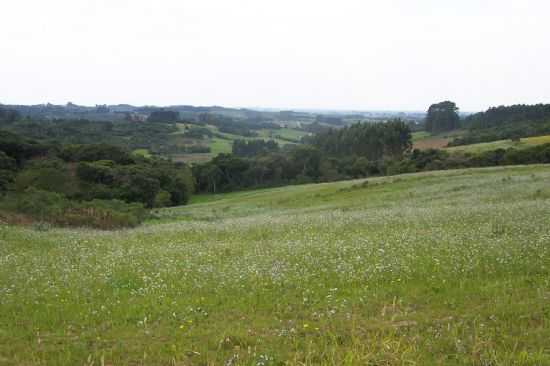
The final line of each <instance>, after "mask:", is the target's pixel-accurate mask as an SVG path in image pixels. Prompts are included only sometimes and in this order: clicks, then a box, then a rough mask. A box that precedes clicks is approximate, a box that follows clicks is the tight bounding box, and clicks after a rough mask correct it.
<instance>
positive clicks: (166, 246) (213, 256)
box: [0, 166, 550, 365]
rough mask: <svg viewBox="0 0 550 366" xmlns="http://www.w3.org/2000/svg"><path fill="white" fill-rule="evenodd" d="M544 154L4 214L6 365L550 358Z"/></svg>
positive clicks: (0, 301)
mask: <svg viewBox="0 0 550 366" xmlns="http://www.w3.org/2000/svg"><path fill="white" fill-rule="evenodd" d="M549 183H550V166H523V167H507V168H487V169H470V170H456V171H445V172H429V173H422V174H410V175H402V176H394V177H382V178H373V179H368V180H356V181H346V182H337V183H327V184H317V185H303V186H292V187H282V188H275V189H266V190H257V191H249V192H238V193H231V194H225V195H224V194H220V195H212V196H197V197H195V199H194V203H193V204H191V205H189V206H184V207H177V208H171V209H163V210H159V211H157V212H155V213H154V218H152V219H151V220H150V221H149V222H148V223H147V224H146V225H144V226H142V227H140V228H137V229H132V230H123V231H114V232H101V231H95V230H87V229H78V230H76V229H72V230H71V229H48V228H43V227H40V226H33V227H12V226H7V225H1V226H0V364H1V365H465V364H467V365H547V364H550V346H549V343H548V339H550V306H549V301H550V276H549V274H550V273H549V272H550V184H549Z"/></svg>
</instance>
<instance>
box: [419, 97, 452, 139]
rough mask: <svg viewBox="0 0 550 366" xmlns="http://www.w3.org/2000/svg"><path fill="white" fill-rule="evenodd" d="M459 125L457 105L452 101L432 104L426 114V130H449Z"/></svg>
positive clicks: (435, 131)
mask: <svg viewBox="0 0 550 366" xmlns="http://www.w3.org/2000/svg"><path fill="white" fill-rule="evenodd" d="M459 126H460V117H459V116H458V107H457V106H456V104H455V103H454V102H451V101H448V100H446V101H444V102H441V103H436V104H432V105H431V106H430V108H429V109H428V115H427V116H426V130H427V131H429V132H433V133H437V132H444V131H451V130H454V129H457V128H458V127H459Z"/></svg>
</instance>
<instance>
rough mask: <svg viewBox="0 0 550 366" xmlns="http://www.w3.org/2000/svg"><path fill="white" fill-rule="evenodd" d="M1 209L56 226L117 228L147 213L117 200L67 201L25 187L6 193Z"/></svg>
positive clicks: (135, 224)
mask: <svg viewBox="0 0 550 366" xmlns="http://www.w3.org/2000/svg"><path fill="white" fill-rule="evenodd" d="M0 203H1V204H2V208H3V209H4V210H6V211H10V212H13V213H18V214H24V215H27V216H29V217H31V218H33V219H34V220H36V221H37V222H39V223H49V224H53V225H57V226H79V227H93V228H99V229H117V228H124V227H134V226H137V225H139V224H140V223H141V222H142V221H143V220H144V219H145V217H146V215H147V210H146V209H145V208H144V207H143V205H141V204H138V203H132V204H127V203H125V202H122V201H119V200H109V201H106V200H93V201H89V202H81V203H79V202H75V201H70V200H68V199H67V198H65V197H64V196H63V195H61V194H59V193H54V192H47V191H42V190H38V189H35V188H29V189H27V190H26V191H25V192H10V193H8V194H7V195H6V196H5V197H4V198H3V199H2V201H1V202H0Z"/></svg>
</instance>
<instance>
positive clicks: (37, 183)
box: [0, 133, 194, 228]
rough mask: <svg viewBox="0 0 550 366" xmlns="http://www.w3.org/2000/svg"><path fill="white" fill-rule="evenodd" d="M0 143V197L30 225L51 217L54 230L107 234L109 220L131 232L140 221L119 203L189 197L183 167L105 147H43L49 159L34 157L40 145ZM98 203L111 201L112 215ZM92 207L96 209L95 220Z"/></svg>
mask: <svg viewBox="0 0 550 366" xmlns="http://www.w3.org/2000/svg"><path fill="white" fill-rule="evenodd" d="M0 137H3V138H4V139H3V141H4V144H2V145H0V148H4V149H5V151H2V150H0V194H4V193H5V192H8V194H7V196H6V200H7V201H6V202H8V203H9V202H11V203H12V205H11V206H10V205H8V206H9V207H10V209H9V210H11V212H16V213H21V214H25V215H28V216H30V217H33V218H35V219H40V220H42V219H44V217H45V216H48V215H50V216H52V217H54V218H52V219H49V220H51V221H52V222H53V223H55V224H60V225H80V224H81V223H82V224H86V225H88V224H89V225H92V226H97V227H103V228H107V227H108V226H109V224H108V223H107V222H102V220H107V219H108V218H110V219H111V220H113V225H114V227H116V226H118V225H119V224H118V222H121V223H122V222H126V223H125V224H124V225H126V226H128V225H130V226H132V225H134V224H137V223H138V222H140V221H141V219H135V218H133V217H134V216H136V215H134V214H132V213H131V212H130V213H128V212H125V211H124V210H123V208H124V207H125V206H124V207H123V206H120V205H118V203H117V202H118V201H124V202H125V204H132V203H136V204H138V206H139V207H142V206H146V207H147V208H151V207H154V206H155V207H164V206H172V205H183V204H186V203H187V202H188V201H189V199H190V197H191V195H192V194H193V191H194V181H193V177H192V173H191V170H190V168H189V167H187V166H186V165H185V164H182V163H172V162H170V161H167V160H162V159H156V158H149V159H148V158H143V157H138V156H131V155H130V154H129V153H128V152H127V151H126V150H125V149H122V148H120V147H116V146H110V145H106V144H93V145H65V146H57V145H56V146H52V147H48V150H47V153H49V155H47V156H36V152H37V151H38V152H40V153H43V152H44V149H43V148H42V146H41V145H38V144H36V143H34V142H32V141H26V140H23V139H21V138H19V137H18V136H16V135H13V134H9V133H7V134H3V135H0ZM9 154H12V155H14V156H16V157H17V158H20V159H21V160H20V161H19V162H18V161H17V160H16V158H14V157H11V156H10V155H9ZM27 157H28V159H26V158H27ZM4 168H6V169H4ZM10 190H11V191H10ZM33 200H35V201H33ZM102 200H112V201H113V203H112V204H113V205H115V206H116V207H115V208H114V209H113V210H114V211H113V212H110V211H109V210H111V209H110V208H109V207H107V206H105V205H107V203H104V202H103V201H102ZM117 200H118V201H117ZM33 202H34V203H33ZM102 202H103V203H102ZM96 203H97V204H100V205H101V207H98V209H100V211H97V212H99V214H98V215H95V212H96V211H94V210H93V207H94V204H96ZM33 204H35V205H36V207H34V206H33ZM19 206H20V207H19ZM49 206H51V207H49ZM128 207H133V206H131V205H130V206H128ZM136 207H137V206H136ZM121 210H122V211H121ZM103 211H105V212H107V213H105V214H103V213H102V212H103ZM33 212H34V213H33ZM125 215H130V216H132V217H130V216H129V217H126V216H125ZM37 217H38V218H37ZM136 217H137V216H136ZM86 220H89V222H88V221H86ZM121 225H122V224H121Z"/></svg>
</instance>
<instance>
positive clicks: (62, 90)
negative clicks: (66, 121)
mask: <svg viewBox="0 0 550 366" xmlns="http://www.w3.org/2000/svg"><path fill="white" fill-rule="evenodd" d="M549 19H550V1H548V0H515V1H512V0H414V1H413V0H156V1H146V0H48V1H46V0H2V1H1V3H0V102H1V103H4V104H13V103H22V104H31V103H45V102H52V103H62V104H64V103H66V102H67V101H72V102H74V103H77V104H85V105H94V104H103V103H108V104H117V103H130V104H136V105H143V104H156V105H170V104H193V105H213V104H216V105H224V106H261V107H276V108H323V109H363V110H364V109H393V110H425V109H427V107H428V105H429V104H431V103H433V102H438V101H441V100H445V99H451V100H453V101H455V102H456V103H457V104H458V106H459V107H460V108H461V110H464V111H474V110H481V109H486V108H487V107H489V106H492V105H500V104H513V103H537V102H550V20H549Z"/></svg>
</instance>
